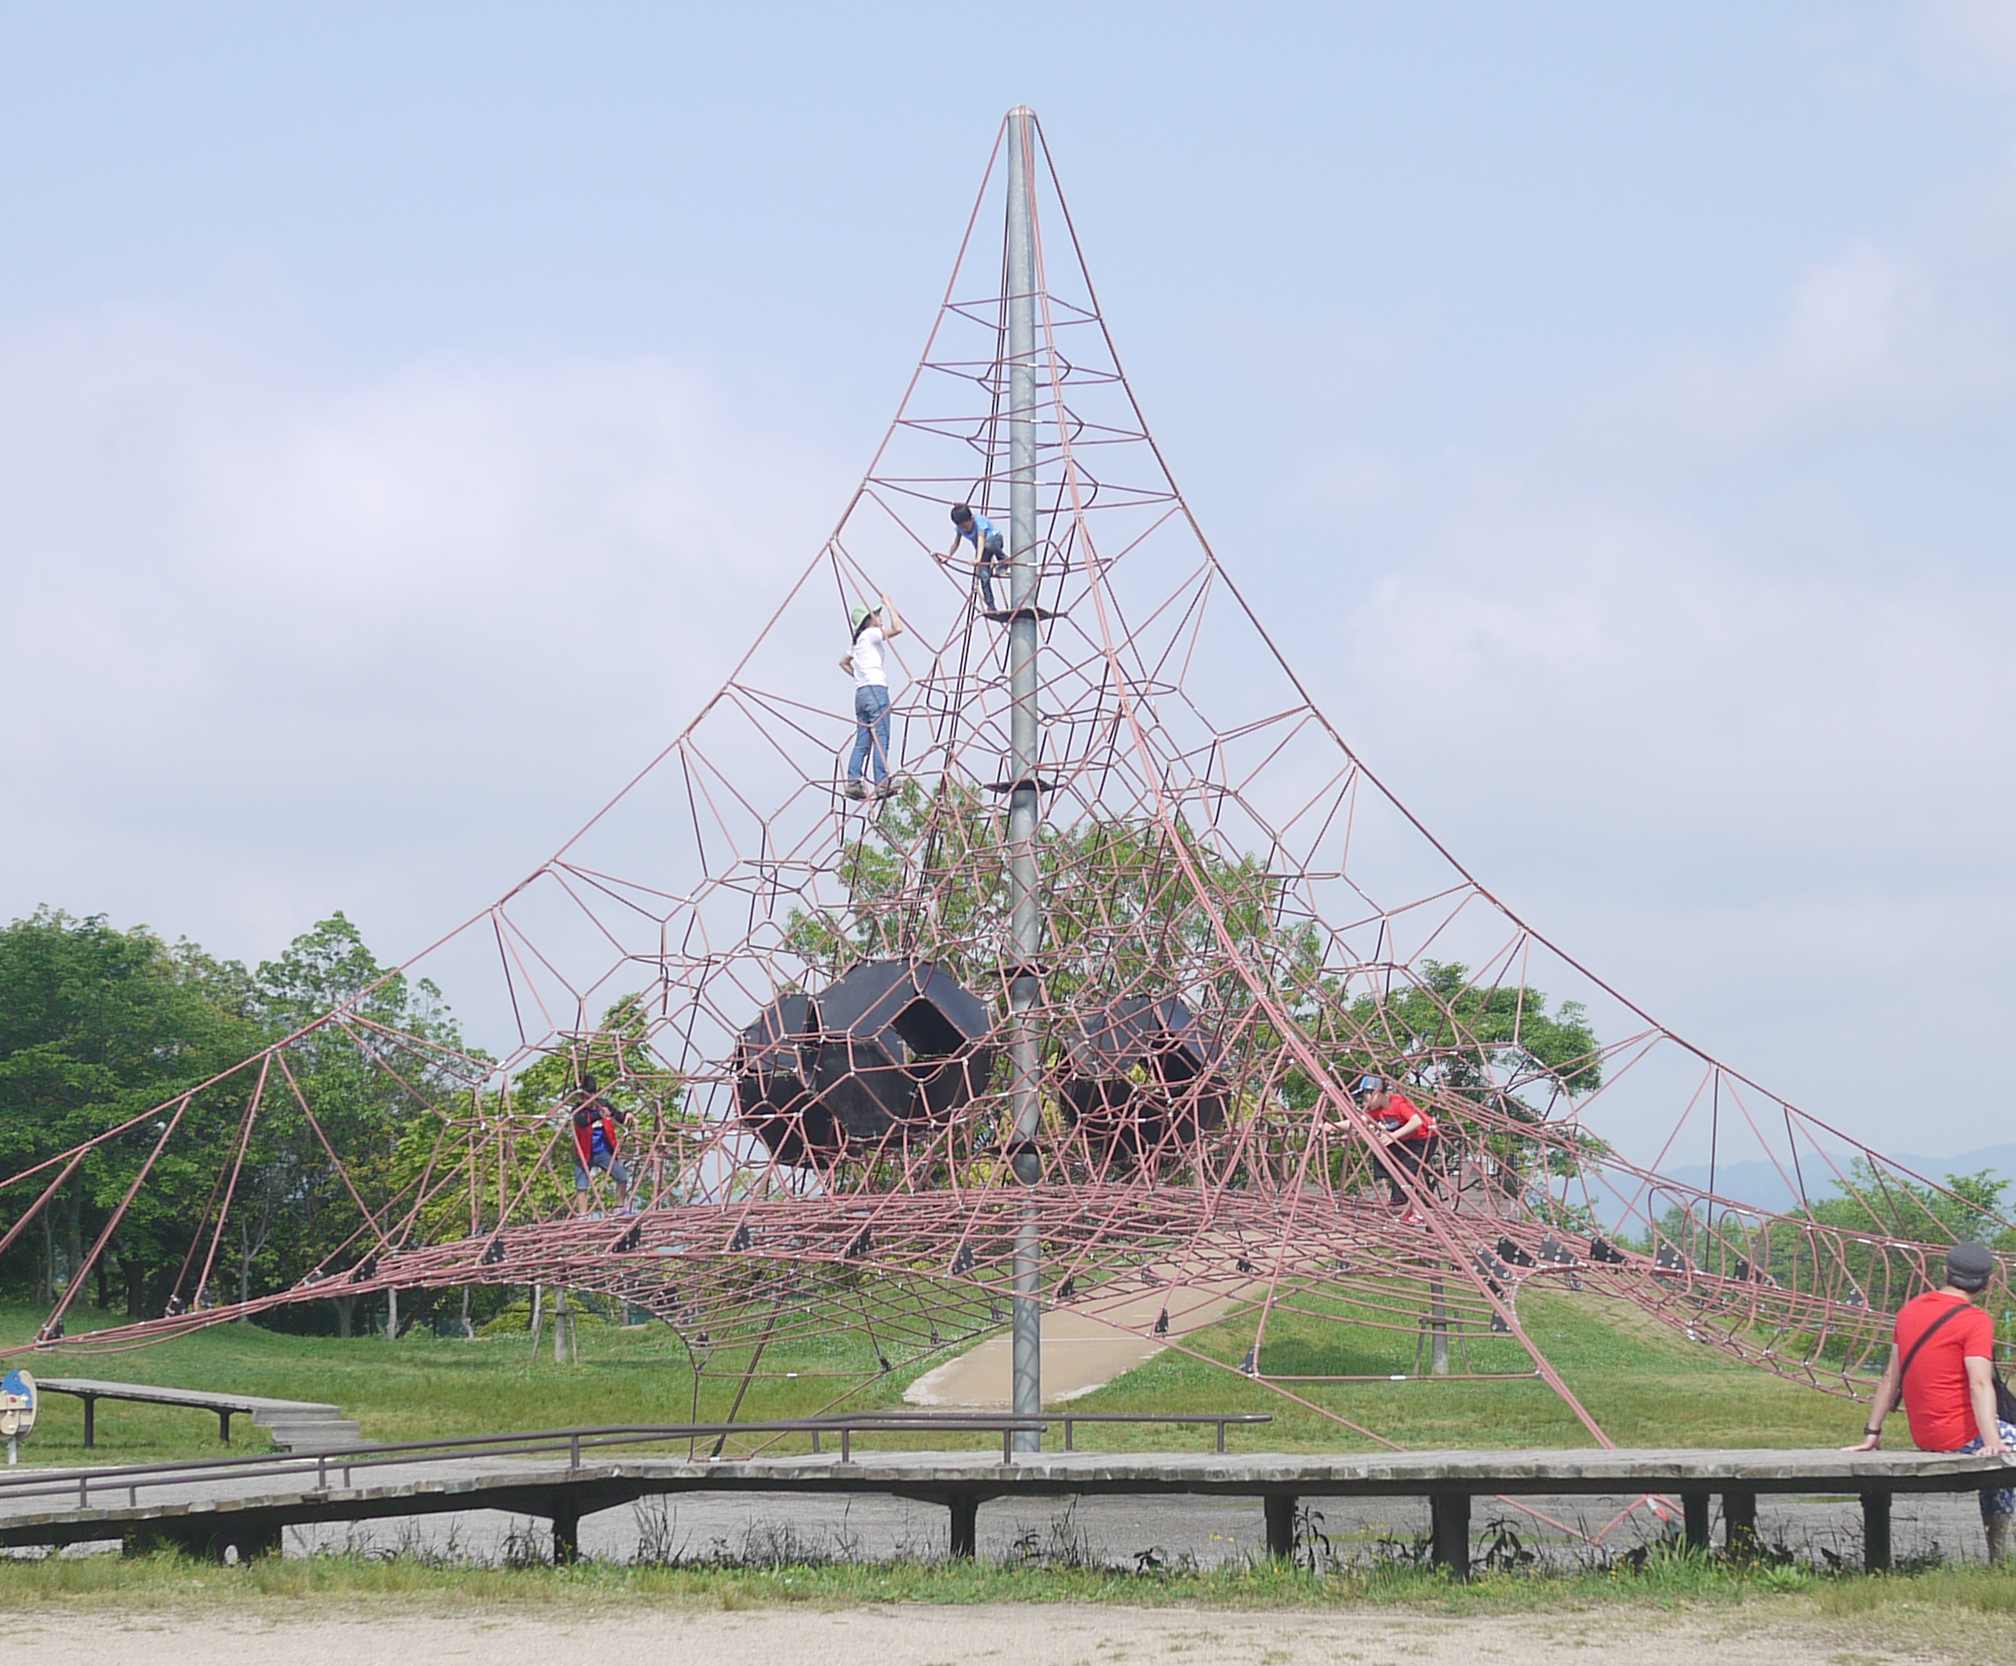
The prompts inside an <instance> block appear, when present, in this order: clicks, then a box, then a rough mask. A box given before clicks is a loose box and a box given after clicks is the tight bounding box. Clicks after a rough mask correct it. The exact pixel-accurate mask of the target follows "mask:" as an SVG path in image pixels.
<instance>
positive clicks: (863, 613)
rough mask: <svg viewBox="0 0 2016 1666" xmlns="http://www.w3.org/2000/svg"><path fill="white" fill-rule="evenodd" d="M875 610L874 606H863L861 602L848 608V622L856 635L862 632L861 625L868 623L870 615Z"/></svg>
mask: <svg viewBox="0 0 2016 1666" xmlns="http://www.w3.org/2000/svg"><path fill="white" fill-rule="evenodd" d="M874 611H875V609H873V608H872V607H863V606H862V605H861V604H860V603H859V602H856V603H855V604H854V605H853V606H852V607H851V608H849V609H848V610H847V623H848V624H849V625H850V626H851V627H852V628H853V631H854V634H855V635H856V636H859V635H860V634H861V627H862V626H863V625H865V624H867V623H868V615H869V614H871V613H873V612H874Z"/></svg>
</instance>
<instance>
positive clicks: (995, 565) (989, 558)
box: [977, 532, 1014, 613]
mask: <svg viewBox="0 0 2016 1666" xmlns="http://www.w3.org/2000/svg"><path fill="white" fill-rule="evenodd" d="M977 570H978V572H979V574H980V594H981V595H983V596H985V597H986V598H987V611H988V612H989V613H993V612H995V611H997V610H996V608H995V606H994V580H995V578H996V576H997V575H998V576H999V577H1000V579H1001V581H1002V582H1003V583H1004V584H1005V583H1007V581H1008V552H1007V550H1006V549H1004V548H1003V547H1002V545H1001V534H1000V533H998V532H997V533H995V534H994V536H993V537H991V538H989V539H988V540H987V547H986V548H985V549H983V550H982V551H981V552H980V560H979V563H978V568H977ZM1009 599H1010V600H1011V601H1012V600H1013V599H1014V598H1012V597H1011V598H1009Z"/></svg>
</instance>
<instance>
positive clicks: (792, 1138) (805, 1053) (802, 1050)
mask: <svg viewBox="0 0 2016 1666" xmlns="http://www.w3.org/2000/svg"><path fill="white" fill-rule="evenodd" d="M811 1009H812V1003H811V1001H810V999H809V998H808V997H806V996H804V995H783V996H780V997H778V999H776V1000H774V1001H772V1002H771V1003H770V1004H769V1005H768V1006H767V1007H765V1008H764V1009H763V1010H762V1011H761V1012H760V1013H758V1014H757V1016H756V1022H755V1023H753V1024H751V1025H750V1026H749V1027H748V1028H747V1029H746V1030H744V1031H743V1032H742V1034H741V1036H740V1038H739V1039H738V1040H737V1041H736V1043H735V1064H734V1068H735V1103H736V1105H737V1106H738V1107H739V1109H740V1110H741V1112H742V1121H743V1122H744V1124H745V1125H747V1126H748V1127H749V1128H750V1129H751V1130H752V1131H753V1132H754V1133H755V1135H756V1137H757V1138H758V1139H760V1140H761V1141H762V1142H763V1143H764V1145H766V1146H768V1147H769V1149H770V1154H771V1155H772V1156H773V1157H775V1158H776V1159H777V1161H778V1162H780V1163H790V1164H792V1165H793V1166H795V1167H798V1168H810V1167H813V1166H815V1165H817V1164H818V1163H820V1162H822V1161H824V1160H825V1158H827V1157H830V1156H831V1154H832V1152H833V1150H834V1148H835V1147H836V1145H837V1144H838V1142H837V1141H836V1140H835V1138H834V1134H833V1115H832V1113H831V1112H830V1111H828V1110H827V1109H826V1107H825V1106H824V1105H822V1104H820V1103H819V1102H818V1101H817V1100H815V1099H814V1098H813V1097H812V1090H811V1086H810V1083H811V1077H812V1069H811V1064H810V1062H809V1043H808V1040H807V1036H806V1031H807V1029H808V1028H809V1027H810V1020H811Z"/></svg>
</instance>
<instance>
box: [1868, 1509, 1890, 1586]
mask: <svg viewBox="0 0 2016 1666" xmlns="http://www.w3.org/2000/svg"><path fill="white" fill-rule="evenodd" d="M1862 1571H1863V1572H1864V1573H1888V1572H1889V1571H1890V1495H1889V1494H1888V1493H1887V1492H1865V1493H1864V1494H1863V1495H1862Z"/></svg>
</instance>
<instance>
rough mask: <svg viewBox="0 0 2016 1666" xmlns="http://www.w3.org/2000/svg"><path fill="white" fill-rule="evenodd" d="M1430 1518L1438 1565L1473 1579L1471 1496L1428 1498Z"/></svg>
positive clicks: (1453, 1494) (1434, 1495) (1444, 1494)
mask: <svg viewBox="0 0 2016 1666" xmlns="http://www.w3.org/2000/svg"><path fill="white" fill-rule="evenodd" d="M1428 1519H1429V1522H1430V1524H1431V1527H1432V1529H1433V1535H1434V1554H1435V1565H1436V1566H1437V1567H1438V1568H1447V1569H1448V1570H1449V1572H1450V1573H1451V1574H1452V1575H1454V1576H1455V1577H1456V1578H1458V1579H1468V1578H1469V1577H1470V1495H1469V1494H1468V1493H1467V1492H1438V1493H1430V1494H1429V1495H1428Z"/></svg>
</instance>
